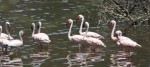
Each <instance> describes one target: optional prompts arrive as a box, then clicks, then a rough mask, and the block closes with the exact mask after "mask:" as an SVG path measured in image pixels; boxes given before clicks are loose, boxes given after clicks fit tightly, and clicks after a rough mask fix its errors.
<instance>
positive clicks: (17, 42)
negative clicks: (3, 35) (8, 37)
mask: <svg viewBox="0 0 150 67" xmlns="http://www.w3.org/2000/svg"><path fill="white" fill-rule="evenodd" d="M22 45H23V41H21V40H19V39H15V40H12V41H10V44H9V45H8V46H12V47H19V46H22Z"/></svg>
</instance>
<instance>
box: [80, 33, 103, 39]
mask: <svg viewBox="0 0 150 67" xmlns="http://www.w3.org/2000/svg"><path fill="white" fill-rule="evenodd" d="M81 35H83V36H85V35H86V36H87V37H94V38H97V39H104V37H103V36H102V35H100V34H98V33H95V32H87V34H86V32H83V33H82V34H81Z"/></svg>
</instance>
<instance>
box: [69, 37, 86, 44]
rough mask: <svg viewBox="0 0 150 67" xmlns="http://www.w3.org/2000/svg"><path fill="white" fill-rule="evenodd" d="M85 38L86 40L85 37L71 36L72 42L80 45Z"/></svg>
mask: <svg viewBox="0 0 150 67" xmlns="http://www.w3.org/2000/svg"><path fill="white" fill-rule="evenodd" d="M83 38H84V36H81V35H73V36H71V41H74V42H76V43H80V42H81V41H82V40H83Z"/></svg>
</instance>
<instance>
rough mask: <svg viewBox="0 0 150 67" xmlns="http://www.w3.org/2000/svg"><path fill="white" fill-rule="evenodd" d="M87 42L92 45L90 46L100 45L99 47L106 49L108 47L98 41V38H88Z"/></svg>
mask: <svg viewBox="0 0 150 67" xmlns="http://www.w3.org/2000/svg"><path fill="white" fill-rule="evenodd" d="M85 41H86V43H87V44H90V45H93V46H94V45H99V46H103V47H106V45H105V44H104V43H103V42H102V41H101V40H99V39H96V38H92V37H88V38H85Z"/></svg>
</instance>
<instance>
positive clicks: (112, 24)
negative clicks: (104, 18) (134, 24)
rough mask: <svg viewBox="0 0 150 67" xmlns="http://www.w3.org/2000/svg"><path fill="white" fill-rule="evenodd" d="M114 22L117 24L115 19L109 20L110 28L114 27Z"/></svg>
mask: <svg viewBox="0 0 150 67" xmlns="http://www.w3.org/2000/svg"><path fill="white" fill-rule="evenodd" d="M114 24H116V21H115V20H111V21H109V22H108V27H109V28H110V29H112V28H113V26H114Z"/></svg>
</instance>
